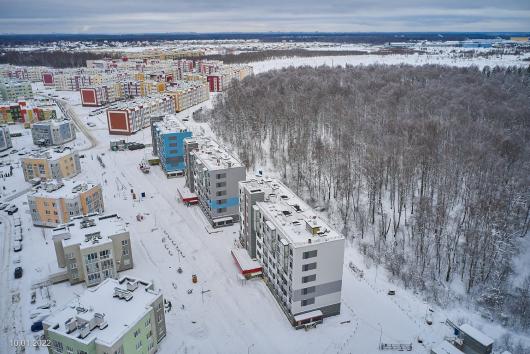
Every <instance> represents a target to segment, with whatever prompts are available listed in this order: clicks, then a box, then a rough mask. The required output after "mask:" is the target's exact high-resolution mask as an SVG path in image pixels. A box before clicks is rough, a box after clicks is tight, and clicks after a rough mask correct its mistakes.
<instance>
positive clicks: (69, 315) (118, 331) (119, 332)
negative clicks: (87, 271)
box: [44, 277, 160, 346]
mask: <svg viewBox="0 0 530 354" xmlns="http://www.w3.org/2000/svg"><path fill="white" fill-rule="evenodd" d="M136 285H137V286H138V287H137V288H136V289H134V290H128V289H133V288H134V287H135V286H136ZM116 288H118V289H119V290H118V291H120V290H121V291H122V293H125V294H127V292H130V294H129V295H132V298H130V300H126V299H125V298H120V297H117V296H115V293H116V290H115V289H116ZM159 296H160V292H159V291H155V290H154V288H153V285H152V284H151V283H149V282H146V281H143V280H140V279H135V278H131V277H122V278H120V279H119V280H116V279H112V278H107V279H105V280H104V281H103V282H102V283H101V284H99V285H97V286H96V287H94V288H91V289H86V290H85V291H84V292H83V293H82V294H81V295H80V296H79V298H77V299H75V300H73V301H72V302H70V303H69V304H68V305H66V306H65V307H64V308H63V309H61V310H59V311H57V312H55V313H54V314H52V315H50V316H49V317H48V318H46V319H45V320H44V323H45V324H47V325H49V326H50V327H49V328H48V331H50V332H55V333H58V334H60V335H62V336H65V337H69V338H72V339H74V340H76V341H79V342H81V343H84V344H88V343H90V342H92V341H93V340H95V341H96V342H97V343H101V344H104V345H105V346H111V345H112V344H113V343H115V342H116V341H117V340H119V339H120V338H121V337H122V336H123V335H124V334H125V333H126V332H127V331H129V330H130V328H131V327H132V326H133V325H135V324H136V323H137V322H138V321H139V320H141V319H142V318H143V317H144V316H145V315H146V314H147V313H148V312H149V311H150V309H151V305H152V303H153V302H154V301H155V300H156V299H157V298H158V297H159ZM96 314H100V315H103V316H104V317H103V321H104V322H105V323H106V324H107V327H104V326H101V327H104V328H100V327H98V326H96V327H95V328H94V329H92V330H91V331H90V333H89V334H88V335H87V336H86V337H85V338H79V335H80V333H81V331H80V330H79V329H78V328H77V327H76V328H75V330H73V331H72V332H70V333H68V330H67V327H66V324H65V322H67V321H69V320H70V321H72V320H71V319H73V320H75V321H77V320H78V319H80V320H81V321H77V324H79V323H80V322H81V323H82V321H83V320H85V321H87V320H88V321H90V320H91V319H93V318H94V316H95V315H96Z"/></svg>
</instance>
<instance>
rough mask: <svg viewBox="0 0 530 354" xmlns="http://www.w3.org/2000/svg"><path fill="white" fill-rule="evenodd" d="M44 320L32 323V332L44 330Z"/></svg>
mask: <svg viewBox="0 0 530 354" xmlns="http://www.w3.org/2000/svg"><path fill="white" fill-rule="evenodd" d="M42 328H43V327H42V321H37V322H34V323H33V324H32V325H31V331H32V332H39V331H42Z"/></svg>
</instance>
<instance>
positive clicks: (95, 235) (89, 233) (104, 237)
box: [52, 213, 128, 248]
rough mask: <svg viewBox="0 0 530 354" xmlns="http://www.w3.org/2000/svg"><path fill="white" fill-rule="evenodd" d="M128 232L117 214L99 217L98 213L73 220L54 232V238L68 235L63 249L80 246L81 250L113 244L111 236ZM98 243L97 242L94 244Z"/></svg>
mask: <svg viewBox="0 0 530 354" xmlns="http://www.w3.org/2000/svg"><path fill="white" fill-rule="evenodd" d="M125 232H128V230H127V226H126V225H125V222H124V221H123V220H122V219H121V218H120V217H119V216H118V215H116V214H110V215H102V216H99V215H98V214H97V213H95V214H90V215H87V216H78V217H75V218H73V219H72V220H71V221H70V222H69V223H68V224H63V225H60V226H58V227H56V228H55V229H53V230H52V238H53V237H59V236H61V237H62V235H64V234H68V235H69V237H68V238H66V239H63V241H62V242H63V247H66V246H71V245H75V244H79V245H80V247H81V248H85V247H91V246H93V245H94V244H95V243H97V244H102V243H106V242H111V240H110V238H109V237H110V236H114V235H117V234H121V233H125ZM94 241H96V242H94Z"/></svg>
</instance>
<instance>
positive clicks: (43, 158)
mask: <svg viewBox="0 0 530 354" xmlns="http://www.w3.org/2000/svg"><path fill="white" fill-rule="evenodd" d="M20 161H21V163H22V171H23V172H24V179H25V180H26V181H28V182H29V181H31V180H32V179H34V178H37V177H38V178H44V179H63V178H70V177H73V176H75V175H77V174H78V173H79V172H81V162H80V161H79V154H78V153H77V152H76V151H73V150H72V149H71V148H70V147H58V148H55V149H49V150H44V151H40V152H36V153H34V154H32V155H29V156H26V157H23V158H21V159H20Z"/></svg>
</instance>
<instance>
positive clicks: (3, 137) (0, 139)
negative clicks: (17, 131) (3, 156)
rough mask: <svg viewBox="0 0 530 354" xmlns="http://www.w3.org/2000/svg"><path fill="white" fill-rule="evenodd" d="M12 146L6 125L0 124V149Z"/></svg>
mask: <svg viewBox="0 0 530 354" xmlns="http://www.w3.org/2000/svg"><path fill="white" fill-rule="evenodd" d="M12 147H13V143H12V142H11V135H10V133H9V128H8V127H7V125H0V151H4V150H7V149H10V148H12Z"/></svg>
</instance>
